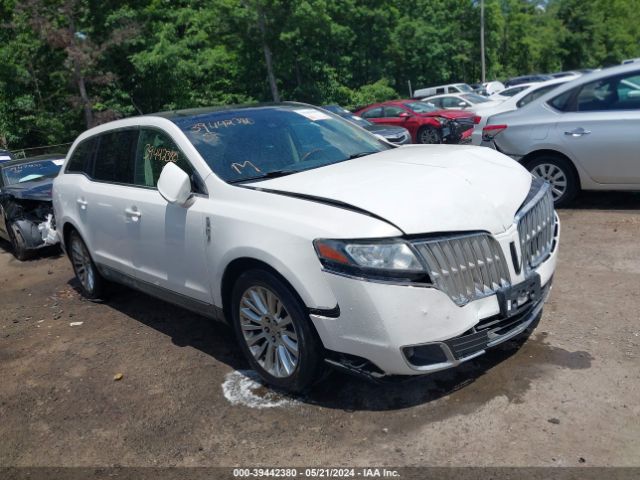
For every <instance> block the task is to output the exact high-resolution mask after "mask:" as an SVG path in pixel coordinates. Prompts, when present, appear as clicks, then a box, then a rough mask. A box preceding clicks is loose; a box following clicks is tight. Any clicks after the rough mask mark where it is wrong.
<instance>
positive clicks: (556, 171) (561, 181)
mask: <svg viewBox="0 0 640 480" xmlns="http://www.w3.org/2000/svg"><path fill="white" fill-rule="evenodd" d="M531 173H532V174H533V175H534V176H535V177H537V178H541V179H543V180H546V181H547V182H549V183H550V184H551V193H552V194H553V200H554V201H556V200H558V199H559V198H560V197H562V196H563V195H564V194H565V192H566V191H567V183H568V182H567V175H566V174H565V173H564V171H563V170H562V169H561V168H560V167H558V166H557V165H554V164H552V163H541V164H539V165H536V166H535V167H534V168H533V169H532V170H531Z"/></svg>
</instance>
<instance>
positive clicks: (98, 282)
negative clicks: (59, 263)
mask: <svg viewBox="0 0 640 480" xmlns="http://www.w3.org/2000/svg"><path fill="white" fill-rule="evenodd" d="M67 250H68V252H69V259H70V260H71V265H72V266H73V272H74V273H75V274H76V279H77V280H78V284H79V285H80V292H81V293H82V295H83V296H84V297H86V298H87V299H89V300H93V301H96V300H101V299H103V298H104V296H105V293H106V286H107V281H106V280H105V279H104V278H103V277H102V275H100V272H99V271H98V269H97V268H96V265H95V263H93V259H92V258H91V254H90V253H89V249H88V248H87V245H86V244H85V243H84V240H82V238H81V237H80V234H79V233H78V232H77V231H76V230H73V231H72V232H71V233H70V234H69V241H68V244H67Z"/></svg>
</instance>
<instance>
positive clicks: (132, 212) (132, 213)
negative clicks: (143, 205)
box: [124, 207, 142, 222]
mask: <svg viewBox="0 0 640 480" xmlns="http://www.w3.org/2000/svg"><path fill="white" fill-rule="evenodd" d="M124 213H125V215H126V216H127V217H130V218H131V219H132V220H133V221H134V222H137V221H138V219H140V217H141V216H142V213H140V211H139V210H138V209H136V208H135V207H133V208H125V209H124Z"/></svg>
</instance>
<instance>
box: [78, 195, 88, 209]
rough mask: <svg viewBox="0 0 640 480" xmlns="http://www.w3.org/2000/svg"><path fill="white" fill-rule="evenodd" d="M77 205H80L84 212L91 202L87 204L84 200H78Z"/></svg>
mask: <svg viewBox="0 0 640 480" xmlns="http://www.w3.org/2000/svg"><path fill="white" fill-rule="evenodd" d="M76 203H77V204H78V205H80V208H81V209H82V210H85V209H86V208H87V205H88V204H89V202H87V201H86V200H85V199H84V198H78V199H77V200H76Z"/></svg>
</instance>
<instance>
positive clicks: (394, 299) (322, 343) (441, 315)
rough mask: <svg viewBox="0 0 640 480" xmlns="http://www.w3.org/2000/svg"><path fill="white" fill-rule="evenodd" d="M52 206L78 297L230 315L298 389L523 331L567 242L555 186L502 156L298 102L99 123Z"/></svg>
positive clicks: (260, 358)
mask: <svg viewBox="0 0 640 480" xmlns="http://www.w3.org/2000/svg"><path fill="white" fill-rule="evenodd" d="M53 204H54V210H55V217H56V222H57V225H58V229H59V232H60V234H61V237H62V242H63V246H64V248H65V250H66V252H67V253H68V255H69V257H70V259H71V262H72V264H73V268H74V270H75V274H76V276H77V278H78V281H79V283H80V286H81V290H82V293H83V294H84V295H85V296H86V297H88V298H90V299H96V298H100V297H101V296H102V295H103V294H104V291H105V287H107V284H108V282H118V283H123V284H126V285H128V286H131V287H133V288H136V289H139V290H141V291H143V292H146V293H148V294H151V295H154V296H157V297H159V298H161V299H163V300H166V301H169V302H173V303H176V304H178V305H181V306H183V307H185V308H187V309H190V310H192V311H194V312H197V313H199V314H202V315H205V316H209V317H215V318H219V319H226V320H227V321H229V322H230V323H231V324H232V326H233V328H234V330H235V333H236V335H237V338H238V341H239V344H240V348H241V349H242V351H243V353H244V355H245V356H246V357H247V359H248V361H249V362H250V364H251V366H252V368H254V369H255V370H256V371H257V372H258V373H259V374H260V375H261V376H262V377H263V378H264V380H266V381H267V382H268V383H270V384H272V385H274V386H276V387H280V388H283V389H287V390H290V391H301V390H303V389H305V388H306V387H308V386H309V385H310V384H311V383H312V382H313V381H314V379H315V378H317V377H318V374H319V372H320V370H321V368H322V366H323V365H324V364H326V363H329V364H331V365H333V366H337V367H343V368H346V369H348V370H351V371H353V372H358V373H362V374H365V375H368V376H373V377H382V376H385V375H418V374H425V373H429V372H434V371H437V370H442V369H445V368H449V367H455V366H456V365H458V364H460V363H461V362H464V361H467V360H470V359H472V358H474V357H476V356H478V355H481V354H483V353H484V352H485V351H486V349H488V348H490V347H493V346H494V345H497V344H499V343H501V342H504V341H506V340H508V339H510V338H513V337H515V336H517V335H519V334H525V335H526V332H528V331H530V329H531V328H533V327H534V326H535V324H536V323H537V321H538V320H539V318H540V315H541V313H542V306H543V303H544V301H545V300H546V298H547V296H548V294H549V290H550V287H551V281H552V277H553V273H554V270H555V266H556V257H557V253H558V239H559V234H560V225H559V221H558V217H557V215H556V214H555V211H554V209H553V199H552V196H551V192H550V190H549V184H547V183H544V182H542V181H540V180H536V179H534V178H533V177H532V176H531V174H530V173H529V172H527V171H526V170H525V169H524V168H523V167H522V166H520V165H519V164H517V163H516V162H514V161H513V160H511V159H510V158H508V157H506V156H504V155H502V154H501V153H498V152H496V151H493V150H490V149H488V148H479V147H472V146H444V145H424V146H418V145H415V146H413V145H411V146H405V147H396V146H394V145H391V144H389V143H387V142H385V141H384V140H381V139H379V138H377V137H375V136H373V135H371V134H369V133H368V132H366V131H365V130H363V129H361V128H360V127H358V126H356V125H353V124H351V123H349V122H347V121H344V120H342V119H341V118H339V117H338V116H335V115H333V114H331V113H329V112H327V111H325V110H322V109H318V108H315V107H312V106H309V105H304V104H296V103H284V104H277V105H257V106H249V107H234V108H223V109H206V110H189V111H177V112H170V113H161V114H156V115H149V116H142V117H137V118H129V119H126V120H119V121H115V122H111V123H108V124H105V125H102V126H99V127H96V128H93V129H91V130H88V131H87V132H85V133H83V134H82V135H80V137H78V139H77V140H76V141H75V142H74V144H73V146H72V148H71V150H70V152H69V154H68V156H67V158H66V160H65V164H64V166H63V168H62V170H61V172H60V175H59V176H58V177H57V178H56V179H55V182H54V189H53Z"/></svg>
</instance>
